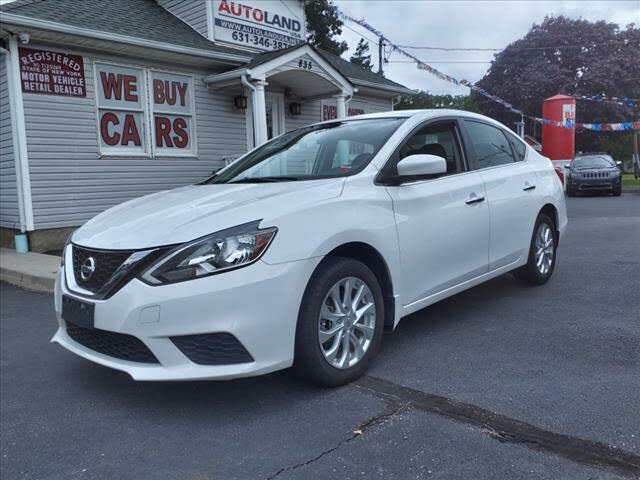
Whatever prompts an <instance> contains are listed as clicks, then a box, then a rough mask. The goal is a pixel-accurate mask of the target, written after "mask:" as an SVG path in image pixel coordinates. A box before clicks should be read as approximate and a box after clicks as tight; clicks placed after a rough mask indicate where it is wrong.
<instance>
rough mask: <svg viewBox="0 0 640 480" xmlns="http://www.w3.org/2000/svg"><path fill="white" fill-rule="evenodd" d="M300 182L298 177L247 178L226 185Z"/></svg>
mask: <svg viewBox="0 0 640 480" xmlns="http://www.w3.org/2000/svg"><path fill="white" fill-rule="evenodd" d="M294 180H300V177H248V178H241V179H240V180H232V181H230V182H227V183H273V182H290V181H294Z"/></svg>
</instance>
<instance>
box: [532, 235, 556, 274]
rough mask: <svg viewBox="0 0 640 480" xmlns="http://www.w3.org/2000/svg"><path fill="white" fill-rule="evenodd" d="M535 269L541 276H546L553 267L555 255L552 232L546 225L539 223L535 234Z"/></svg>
mask: <svg viewBox="0 0 640 480" xmlns="http://www.w3.org/2000/svg"><path fill="white" fill-rule="evenodd" d="M535 249H536V268H537V269H538V272H540V273H541V274H542V275H547V274H548V273H549V271H550V270H551V266H552V265H553V256H554V255H555V240H554V238H553V231H552V230H551V227H550V226H549V225H548V224H546V223H541V224H540V225H539V226H538V231H537V232H536V241H535Z"/></svg>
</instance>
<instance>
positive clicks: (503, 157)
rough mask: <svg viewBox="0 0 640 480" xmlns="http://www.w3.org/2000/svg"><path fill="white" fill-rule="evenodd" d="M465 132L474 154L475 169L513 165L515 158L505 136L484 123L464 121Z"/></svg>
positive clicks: (499, 130)
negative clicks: (467, 134)
mask: <svg viewBox="0 0 640 480" xmlns="http://www.w3.org/2000/svg"><path fill="white" fill-rule="evenodd" d="M464 122H465V125H466V126H467V132H468V133H469V137H470V138H471V144H472V145H473V149H474V150H475V154H476V165H477V168H479V169H482V168H490V167H497V166H499V165H508V164H510V163H515V161H516V157H515V155H514V153H513V149H512V148H511V143H510V142H509V139H508V138H507V135H506V134H505V133H504V132H503V131H502V130H501V129H499V128H497V127H494V126H492V125H488V124H486V123H481V122H475V121H473V120H466V119H465V121H464Z"/></svg>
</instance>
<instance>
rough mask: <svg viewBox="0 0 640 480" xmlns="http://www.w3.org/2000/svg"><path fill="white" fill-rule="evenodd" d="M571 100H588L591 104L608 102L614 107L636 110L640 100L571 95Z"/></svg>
mask: <svg viewBox="0 0 640 480" xmlns="http://www.w3.org/2000/svg"><path fill="white" fill-rule="evenodd" d="M571 96H572V97H573V98H577V99H580V100H590V101H592V102H609V103H615V104H616V105H626V106H627V107H631V108H638V102H640V99H637V98H629V97H622V98H620V97H607V96H605V95H591V96H589V95H571Z"/></svg>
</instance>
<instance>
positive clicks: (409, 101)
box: [394, 91, 479, 112]
mask: <svg viewBox="0 0 640 480" xmlns="http://www.w3.org/2000/svg"><path fill="white" fill-rule="evenodd" d="M415 108H451V109H455V110H466V111H468V112H478V111H479V110H478V107H477V106H476V105H475V103H474V102H473V98H472V97H471V95H466V96H465V95H455V96H454V95H432V94H430V93H429V92H424V91H419V92H417V93H414V94H413V95H409V96H406V97H403V98H402V100H400V102H398V104H396V106H395V107H394V110H411V109H415Z"/></svg>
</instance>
